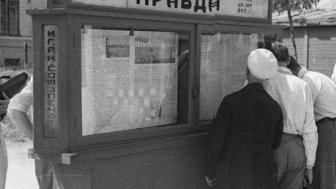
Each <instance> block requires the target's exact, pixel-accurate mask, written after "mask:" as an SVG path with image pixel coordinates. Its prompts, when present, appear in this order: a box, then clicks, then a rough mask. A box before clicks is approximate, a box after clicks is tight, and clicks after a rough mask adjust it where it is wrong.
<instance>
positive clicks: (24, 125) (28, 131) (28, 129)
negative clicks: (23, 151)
mask: <svg viewBox="0 0 336 189" xmlns="http://www.w3.org/2000/svg"><path fill="white" fill-rule="evenodd" d="M7 116H8V117H9V118H10V119H11V120H12V122H13V123H14V124H15V125H16V126H17V127H18V128H19V129H21V130H22V131H23V133H24V134H25V135H26V136H27V137H28V138H29V139H30V140H33V125H32V123H31V122H30V120H29V118H28V115H27V114H26V113H25V112H21V111H18V110H8V113H7Z"/></svg>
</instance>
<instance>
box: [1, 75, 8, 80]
mask: <svg viewBox="0 0 336 189" xmlns="http://www.w3.org/2000/svg"><path fill="white" fill-rule="evenodd" d="M10 78H11V77H10V76H8V75H3V76H1V77H0V79H10Z"/></svg>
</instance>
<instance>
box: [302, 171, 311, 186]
mask: <svg viewBox="0 0 336 189" xmlns="http://www.w3.org/2000/svg"><path fill="white" fill-rule="evenodd" d="M304 174H305V177H307V178H308V181H309V183H310V184H311V183H312V182H313V169H306V170H305V173H304Z"/></svg>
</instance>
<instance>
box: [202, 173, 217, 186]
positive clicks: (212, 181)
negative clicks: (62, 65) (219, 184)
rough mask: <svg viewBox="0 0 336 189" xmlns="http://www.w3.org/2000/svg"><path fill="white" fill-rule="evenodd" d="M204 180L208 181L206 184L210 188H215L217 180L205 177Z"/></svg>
mask: <svg viewBox="0 0 336 189" xmlns="http://www.w3.org/2000/svg"><path fill="white" fill-rule="evenodd" d="M204 179H205V181H206V183H207V185H208V186H209V187H213V186H214V184H215V183H214V182H215V179H211V178H209V177H207V176H205V177H204Z"/></svg>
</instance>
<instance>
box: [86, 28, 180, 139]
mask: <svg viewBox="0 0 336 189" xmlns="http://www.w3.org/2000/svg"><path fill="white" fill-rule="evenodd" d="M180 38H181V37H180V35H179V34H178V33H176V32H155V31H133V30H131V31H130V30H108V29H95V28H92V27H91V26H84V27H83V29H82V43H81V44H82V48H81V49H82V64H81V65H82V135H84V136H85V135H92V134H99V133H107V132H113V131H121V130H129V129H137V128H143V127H150V126H158V125H165V124H174V123H176V122H177V109H178V104H177V102H178V97H177V90H178V86H177V82H178V64H177V58H178V55H179V53H178V52H179V50H180V49H179V40H180Z"/></svg>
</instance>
